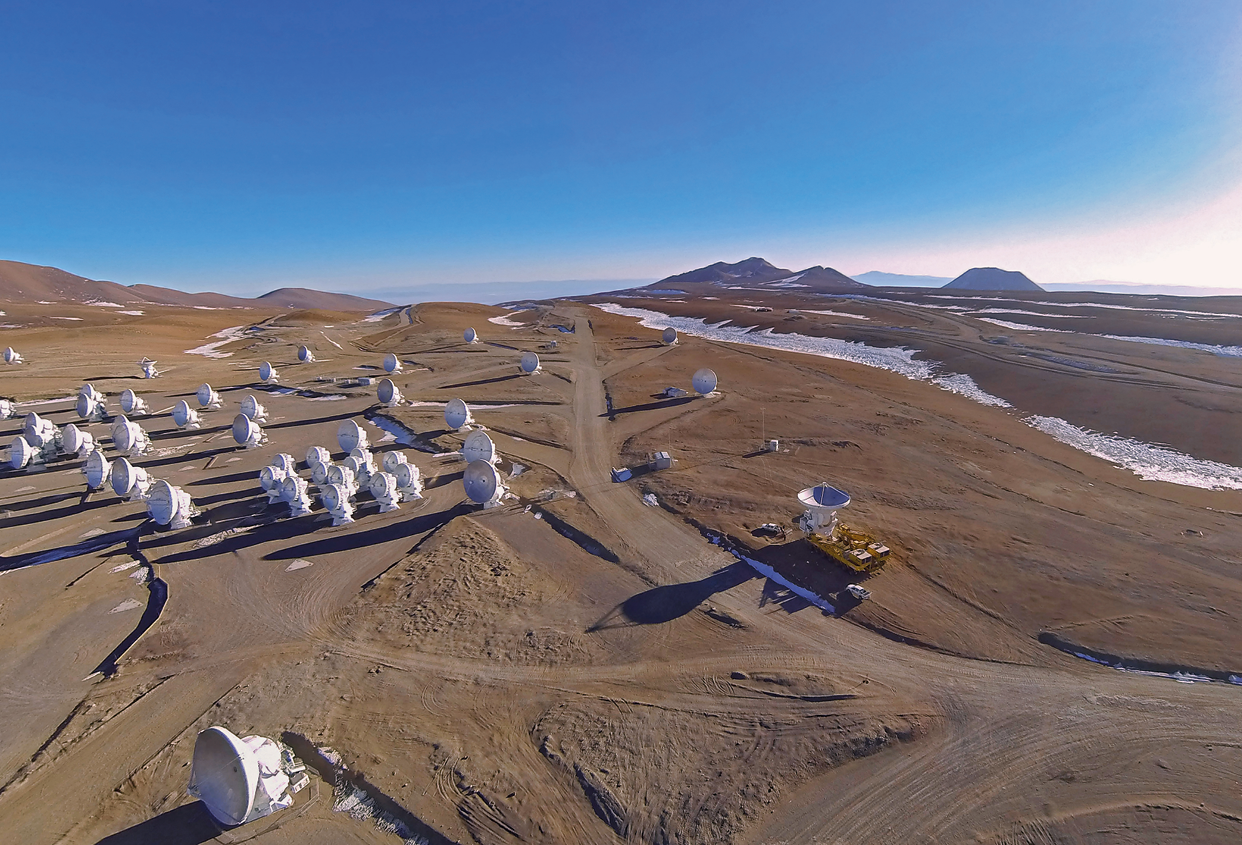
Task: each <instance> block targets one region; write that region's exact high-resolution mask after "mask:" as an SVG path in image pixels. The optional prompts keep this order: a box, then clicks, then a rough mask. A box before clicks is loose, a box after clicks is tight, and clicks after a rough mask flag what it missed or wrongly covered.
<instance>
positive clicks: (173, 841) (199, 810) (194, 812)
mask: <svg viewBox="0 0 1242 845" xmlns="http://www.w3.org/2000/svg"><path fill="white" fill-rule="evenodd" d="M219 835H220V828H219V827H217V826H216V824H215V822H213V821H212V820H211V816H210V815H209V814H208V813H207V808H206V807H205V806H203V802H202V801H193V802H191V803H189V804H182V805H181V806H180V807H177V808H175V809H172V810H169V811H168V812H167V813H161V814H160V815H158V816H156V817H155V818H153V819H148V820H147V821H145V822H142V823H141V824H136V825H134V826H133V827H130V828H126V829H125V830H122V831H120V832H119V833H114V834H112V835H111V836H105V837H104V838H103V839H100V840H99V841H98V842H97V843H96V845H152V843H156V842H158V843H160V845H202V843H204V842H210V841H211V840H212V839H215V838H216V837H217V836H219Z"/></svg>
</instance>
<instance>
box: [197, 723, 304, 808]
mask: <svg viewBox="0 0 1242 845" xmlns="http://www.w3.org/2000/svg"><path fill="white" fill-rule="evenodd" d="M285 766H286V764H285V759H284V755H283V754H282V753H281V748H280V746H279V745H278V744H277V743H276V742H275V741H274V740H270V739H268V738H267V737H263V736H248V737H246V738H245V739H238V738H237V736H236V735H234V734H233V733H231V732H229V731H227V730H225V729H224V728H221V727H218V726H216V727H210V728H208V729H207V730H205V731H201V732H200V733H199V735H198V738H197V739H196V740H195V741H194V762H193V764H192V765H191V767H190V783H189V789H188V790H187V791H188V792H189V794H190V795H191V796H192V797H194V798H197V799H199V800H200V801H202V802H203V806H205V807H206V808H207V812H209V813H211V815H212V817H213V818H215V819H216V821H218V822H220V823H221V824H223V825H228V826H235V825H239V824H245V823H247V822H252V821H255V820H256V819H261V818H263V817H265V816H270V815H271V814H272V813H275V812H276V811H278V810H283V809H285V808H286V807H291V806H293V795H292V792H295V791H297V790H299V789H301V788H302V787H303V786H305V785H306V777H305V775H301V776H300V777H299V781H300V782H298V783H297V784H296V785H294V782H293V781H292V780H291V779H290V774H294V775H295V776H296V771H286V769H285ZM297 771H300V770H297Z"/></svg>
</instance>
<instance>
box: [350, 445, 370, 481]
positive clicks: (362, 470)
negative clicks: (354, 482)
mask: <svg viewBox="0 0 1242 845" xmlns="http://www.w3.org/2000/svg"><path fill="white" fill-rule="evenodd" d="M349 456H350V457H351V458H353V459H354V460H355V461H356V462H357V464H358V469H357V472H356V474H357V475H358V483H359V484H361V485H366V484H370V483H371V476H372V475H374V474H375V469H376V467H375V456H374V455H372V454H371V450H370V449H364V448H362V447H359V448H357V449H354V450H353V451H351V452H350V453H349Z"/></svg>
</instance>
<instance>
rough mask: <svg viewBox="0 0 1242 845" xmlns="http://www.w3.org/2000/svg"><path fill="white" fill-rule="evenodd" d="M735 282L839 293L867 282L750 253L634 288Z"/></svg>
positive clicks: (662, 287) (728, 283)
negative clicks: (789, 265) (778, 263)
mask: <svg viewBox="0 0 1242 845" xmlns="http://www.w3.org/2000/svg"><path fill="white" fill-rule="evenodd" d="M732 284H736V285H739V286H742V285H744V286H758V287H760V288H763V289H774V290H780V289H782V288H793V289H802V288H806V289H810V290H814V291H821V292H832V293H839V292H843V291H852V290H866V289H867V287H868V286H867V285H865V284H863V283H862V282H857V281H855V280H854V279H851V278H850V277H849V276H847V275H845V274H844V273H841V272H839V271H837V270H834V269H833V268H831V267H824V266H822V265H819V264H816V265H815V266H813V267H808V268H806V269H805V270H801V271H797V272H795V271H793V270H786V269H784V268H782V267H777V266H775V265H774V264H772V263H771V262H769V261H768V260H767V259H765V258H759V257H758V256H751V257H750V258H745V259H743V260H741V261H737V262H734V263H733V264H729V263H728V262H725V261H717V262H716V263H714V264H708V265H707V266H706V267H699V268H697V269H695V270H687V271H686V272H684V273H677V274H675V275H672V276H667V277H665V278H663V279H660V281H658V282H653V283H651V284H649V285H646V286H644V287H641V288H635V290H667V289H678V290H679V289H681V288H684V287H686V286H704V287H717V288H718V287H723V286H730V285H732Z"/></svg>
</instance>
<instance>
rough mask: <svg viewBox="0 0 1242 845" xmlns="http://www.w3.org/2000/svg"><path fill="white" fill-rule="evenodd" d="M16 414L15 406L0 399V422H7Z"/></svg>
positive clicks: (6, 400)
mask: <svg viewBox="0 0 1242 845" xmlns="http://www.w3.org/2000/svg"><path fill="white" fill-rule="evenodd" d="M16 413H17V406H16V405H14V404H13V403H12V402H11V401H10V400H8V399H0V420H7V419H8V418H9V417H11V416H13V415H15V414H16Z"/></svg>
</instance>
